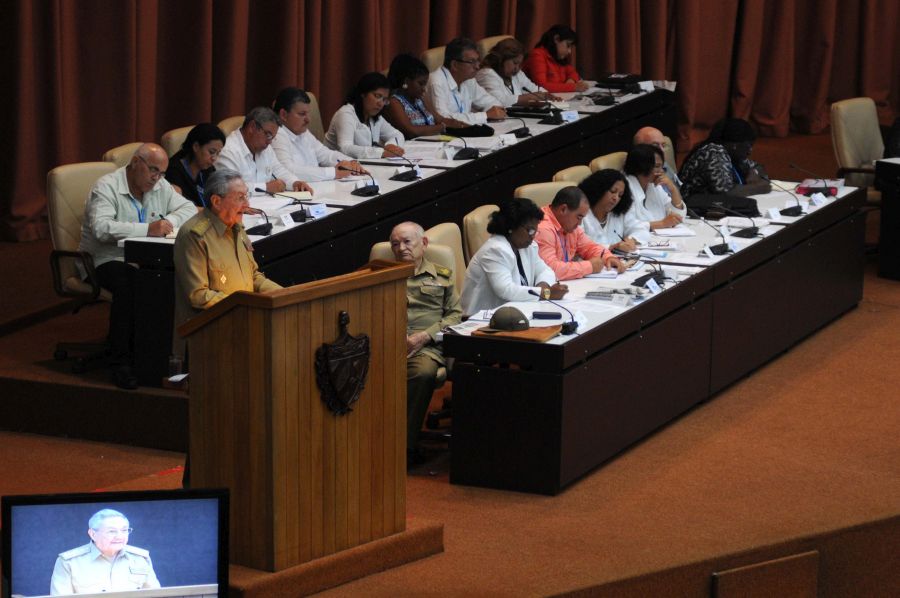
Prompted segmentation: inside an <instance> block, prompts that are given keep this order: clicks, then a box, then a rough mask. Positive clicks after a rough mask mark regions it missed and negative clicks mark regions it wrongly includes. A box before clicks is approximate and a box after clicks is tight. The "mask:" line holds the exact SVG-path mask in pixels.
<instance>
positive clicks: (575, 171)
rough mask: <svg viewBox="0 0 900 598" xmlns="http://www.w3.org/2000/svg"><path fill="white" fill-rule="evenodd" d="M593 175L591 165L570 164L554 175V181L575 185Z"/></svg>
mask: <svg viewBox="0 0 900 598" xmlns="http://www.w3.org/2000/svg"><path fill="white" fill-rule="evenodd" d="M589 176H591V167H590V166H584V165H582V164H579V165H578V166H570V167H568V168H563V169H562V170H560V171H559V172H557V173H556V174H554V175H553V182H555V183H562V182H567V183H571V184H573V185H577V184H578V183H580V182H581V181H583V180H584V179H586V178H588V177H589Z"/></svg>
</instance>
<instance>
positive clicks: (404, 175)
mask: <svg viewBox="0 0 900 598" xmlns="http://www.w3.org/2000/svg"><path fill="white" fill-rule="evenodd" d="M384 151H386V152H387V153H389V154H394V155H395V156H397V157H398V158H403V159H404V160H406V163H407V164H409V167H410V168H412V170H407V171H406V172H400V173H398V174H395V175H394V176H392V177H391V178H390V180H392V181H402V182H404V183H411V182H412V181H418V180H419V179H420V178H422V177H420V176H419V172H418V171H417V170H416V165H415V164H413V163H412V160H410V159H409V158H407V157H406V156H404V155H403V154H398V153H397V152H395V151H394V150H392V149H388V148H384Z"/></svg>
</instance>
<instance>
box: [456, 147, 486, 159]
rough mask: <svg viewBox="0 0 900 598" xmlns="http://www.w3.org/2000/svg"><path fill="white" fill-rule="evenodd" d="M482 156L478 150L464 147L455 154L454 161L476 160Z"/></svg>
mask: <svg viewBox="0 0 900 598" xmlns="http://www.w3.org/2000/svg"><path fill="white" fill-rule="evenodd" d="M480 155H481V154H480V153H479V152H478V149H477V148H474V147H464V148H462V149H461V150H459V151H458V152H456V153H455V154H453V159H454V160H474V159H475V158H477V157H478V156H480Z"/></svg>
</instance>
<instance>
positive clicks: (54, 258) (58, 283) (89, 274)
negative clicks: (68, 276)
mask: <svg viewBox="0 0 900 598" xmlns="http://www.w3.org/2000/svg"><path fill="white" fill-rule="evenodd" d="M64 259H72V260H74V261H75V264H76V267H77V265H78V264H81V268H82V270H83V271H84V273H85V275H86V279H85V282H86V283H88V284H89V285H91V292H90V293H79V292H74V291H71V290H69V289H67V288H66V285H65V281H64V280H63V275H62V268H61V266H60V264H61V263H62V260H64ZM50 270H51V271H52V272H53V290H54V291H56V294H57V295H59V296H60V297H74V298H77V299H85V300H88V301H96V300H97V298H98V297H99V296H100V282H99V281H98V280H97V271H96V270H95V269H94V258H93V256H92V255H91V254H90V253H88V252H86V251H63V250H61V249H54V250H53V251H51V252H50Z"/></svg>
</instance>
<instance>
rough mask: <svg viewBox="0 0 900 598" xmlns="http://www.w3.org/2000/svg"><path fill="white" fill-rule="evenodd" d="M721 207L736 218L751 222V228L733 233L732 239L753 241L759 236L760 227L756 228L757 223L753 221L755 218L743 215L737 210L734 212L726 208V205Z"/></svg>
mask: <svg viewBox="0 0 900 598" xmlns="http://www.w3.org/2000/svg"><path fill="white" fill-rule="evenodd" d="M719 207H720V208H722V209H723V210H725V211H726V212H728V213H729V214H733V215H734V216H740V217H741V218H746V219H747V220H749V221H750V226H748V227H747V228H742V229H740V230H738V231H735V232H733V233H731V236H732V237H740V238H742V239H752V238H754V237H757V236H759V227H758V226H756V223H755V222H754V221H753V218H751V217H750V216H747V215H746V214H741V213H740V212H738V211H737V210H732V209H731V208H729V207H727V206H724V205H721V206H719Z"/></svg>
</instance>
